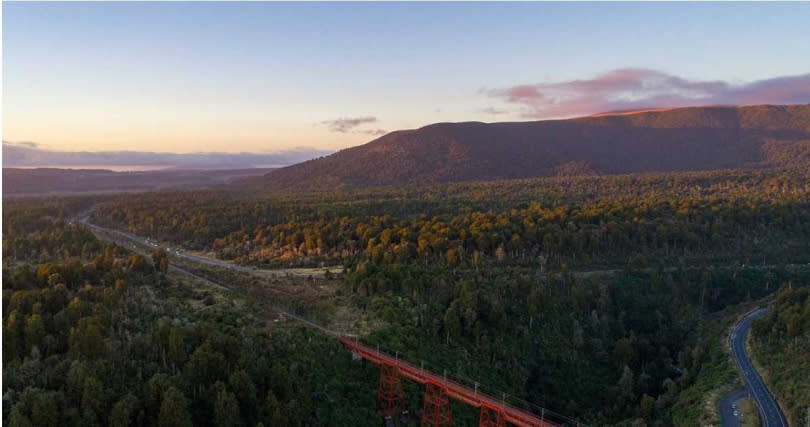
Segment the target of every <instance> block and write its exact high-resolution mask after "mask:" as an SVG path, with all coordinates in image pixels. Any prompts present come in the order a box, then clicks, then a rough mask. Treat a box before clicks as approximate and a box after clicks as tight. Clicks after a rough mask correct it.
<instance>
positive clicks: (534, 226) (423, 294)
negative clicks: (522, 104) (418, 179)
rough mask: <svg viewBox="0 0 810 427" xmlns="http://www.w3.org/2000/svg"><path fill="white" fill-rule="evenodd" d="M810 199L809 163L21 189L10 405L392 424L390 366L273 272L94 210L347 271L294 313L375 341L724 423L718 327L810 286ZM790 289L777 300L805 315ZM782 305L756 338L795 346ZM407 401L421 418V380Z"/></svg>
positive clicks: (561, 404) (535, 392)
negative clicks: (101, 191)
mask: <svg viewBox="0 0 810 427" xmlns="http://www.w3.org/2000/svg"><path fill="white" fill-rule="evenodd" d="M809 193H810V181H808V180H807V179H806V177H805V176H803V175H801V174H799V175H797V174H794V173H787V172H779V171H774V170H759V171H745V172H741V171H716V172H694V173H679V174H657V175H624V176H612V177H598V176H596V177H576V178H572V177H568V178H539V179H526V180H508V181H493V182H473V183H464V184H436V185H425V186H402V187H380V188H365V189H363V188H345V189H342V190H339V191H330V192H308V193H301V194H264V193H255V192H238V191H221V190H204V191H183V192H181V191H164V192H151V193H142V194H126V195H121V196H117V197H106V198H103V199H90V198H68V199H50V200H29V201H14V202H8V201H7V202H6V203H4V208H5V209H4V230H3V231H4V236H3V239H4V249H3V261H4V264H3V265H4V272H3V276H4V284H3V286H4V293H3V298H4V299H3V304H4V308H5V311H4V313H5V318H4V334H3V337H4V338H3V340H4V354H3V358H4V359H3V360H4V368H5V372H7V375H8V380H7V384H9V385H8V386H7V391H8V392H7V393H5V395H6V396H8V398H9V399H11V400H10V402H11V403H10V404H6V405H4V408H10V409H9V410H8V413H7V414H6V415H8V417H6V419H9V420H12V421H13V422H14V423H15V424H13V425H27V424H26V423H29V422H30V423H33V424H34V425H39V424H40V423H41V422H39V421H35V419H36V420H42V419H44V418H43V417H46V418H47V419H48V420H56V421H54V424H53V425H63V424H75V425H89V424H107V423H109V424H113V418H114V419H115V423H116V424H115V425H155V424H158V425H189V423H193V425H257V423H263V425H379V422H380V418H379V417H378V416H376V415H375V413H374V393H375V391H376V385H377V379H378V371H376V369H375V368H374V367H373V366H369V365H364V364H358V363H356V362H352V360H351V357H350V354H348V353H347V352H346V351H344V350H342V349H340V347H339V345H338V344H337V343H336V342H334V341H333V340H330V339H329V338H327V337H325V336H323V335H320V334H318V333H317V332H315V331H312V330H308V329H305V328H304V327H302V326H295V325H294V324H292V323H289V322H280V323H278V322H273V321H272V320H271V319H274V318H276V317H277V316H275V315H274V314H273V303H275V302H276V301H272V299H273V298H274V297H273V294H272V293H265V294H255V293H251V292H252V290H253V289H256V288H259V287H261V286H267V285H266V284H264V285H263V282H260V281H256V280H253V279H251V280H247V279H245V278H238V277H236V276H237V275H236V273H233V272H230V273H227V275H226V274H225V273H222V272H216V271H214V270H213V269H210V268H209V269H206V268H202V267H198V268H196V269H195V270H194V271H195V272H197V273H200V274H205V275H210V277H215V278H217V279H219V280H222V281H223V283H230V284H232V287H233V288H232V289H229V290H217V289H211V288H206V287H204V286H202V285H200V284H194V283H192V282H193V281H192V280H188V279H185V278H181V277H178V276H177V275H173V274H171V273H169V272H168V268H167V265H166V263H169V262H174V261H172V260H171V259H168V258H166V257H164V256H163V255H161V254H162V252H161V251H160V250H157V251H156V252H155V253H154V256H153V257H151V259H150V257H145V256H140V255H137V254H133V253H130V252H127V251H126V250H124V249H123V248H122V247H118V246H114V245H112V246H111V245H108V244H104V243H101V242H99V241H98V240H96V238H95V237H94V236H93V234H92V233H91V232H90V231H89V230H88V229H86V228H84V227H82V226H80V225H76V224H73V223H72V221H71V219H70V218H73V217H75V215H76V213H77V212H79V211H85V210H89V209H90V208H91V207H93V210H92V214H91V216H90V220H91V222H93V223H95V224H99V225H104V226H107V227H112V228H116V229H121V230H127V231H131V232H133V233H136V234H138V235H141V236H145V237H150V238H152V239H155V240H158V241H160V242H162V243H163V244H164V245H166V246H169V245H170V246H172V247H182V248H184V249H188V250H196V251H199V252H201V253H203V254H209V255H212V256H216V257H218V258H221V259H224V260H229V261H233V262H235V263H238V264H243V265H252V266H256V267H259V268H269V269H273V268H279V267H295V266H319V265H330V266H339V267H340V268H341V270H342V271H343V273H342V274H340V275H338V276H336V277H331V276H328V277H325V278H323V279H319V280H320V281H315V282H313V281H312V279H309V282H308V283H310V284H305V285H303V286H309V287H310V288H317V287H324V286H326V287H328V286H334V287H335V288H336V292H335V293H334V294H329V295H325V296H322V297H321V299H320V300H318V301H317V303H312V302H311V301H307V303H306V304H299V305H297V306H296V307H297V308H296V312H297V313H298V314H300V315H302V316H306V317H308V318H312V319H317V320H318V321H319V322H326V323H328V322H330V318H331V317H332V316H334V315H335V313H338V312H341V313H345V312H349V313H356V318H355V319H354V326H355V327H357V328H358V331H359V330H362V332H363V336H362V337H361V339H362V340H363V341H364V342H366V343H367V344H369V345H372V346H374V345H378V346H379V347H380V348H381V349H385V350H387V351H390V352H392V353H394V352H396V353H397V354H399V355H400V356H401V357H404V358H406V359H408V360H411V361H413V362H414V363H418V362H423V363H425V364H426V366H428V367H430V368H431V369H434V370H436V371H437V372H441V371H447V372H448V375H450V376H451V377H453V378H466V379H474V380H475V381H476V382H478V383H480V384H481V387H482V390H489V391H491V392H492V393H493V394H496V395H498V396H504V398H505V399H506V398H507V396H508V399H510V401H515V402H518V401H527V402H531V403H532V404H534V405H542V406H543V407H545V408H548V409H550V410H553V411H555V412H559V413H562V414H565V415H567V416H570V417H573V418H576V419H578V420H580V421H581V422H584V423H588V424H592V425H630V424H634V425H651V426H652V425H660V426H670V425H683V426H687V425H696V424H704V423H707V422H717V420H716V419H715V418H713V417H714V416H715V415H714V414H712V413H711V409H708V410H707V409H706V408H707V407H708V408H711V405H706V402H707V401H710V400H711V399H713V397H712V396H713V394H712V393H713V392H714V391H716V390H718V388H719V387H721V386H724V385H726V384H729V383H731V382H733V381H734V372H733V370H732V369H731V368H730V366H729V365H728V360H729V359H728V354H727V353H725V352H724V350H723V346H722V342H721V340H722V330H723V329H724V328H726V327H728V326H729V325H730V323H729V322H731V321H733V318H734V316H735V313H737V314H741V312H740V313H738V312H739V311H740V310H743V308H744V307H746V306H750V304H754V303H755V302H756V301H758V300H760V299H762V298H766V297H767V296H769V295H772V294H773V293H774V292H777V291H778V290H779V289H804V291H806V287H804V286H805V285H807V284H808V283H810V270H808V269H807V267H806V266H807V263H808V261H809V260H810V247H808V245H807V244H806V242H807V241H808V239H809V238H810V198H808V194H809ZM184 268H188V267H186V266H184ZM290 280H292V279H290ZM302 280H304V279H302ZM273 286H284V284H283V283H280V284H279V283H276V284H274V285H273ZM804 291H802V292H804ZM781 292H782V293H784V292H788V291H785V290H782V291H781ZM791 292H800V291H798V290H797V291H791ZM782 293H780V296H779V297H778V298H777V303H776V304H777V305H776V307H777V309H778V310H777V311H778V312H779V313H783V312H790V313H793V312H797V311H798V312H804V313H806V310H805V309H804V308H798V309H794V308H789V307H787V306H785V308H780V306H779V305H778V304H779V301H781V300H783V299H787V300H790V301H792V302H791V304H796V303H795V302H793V301H798V300H799V299H800V298H799V297H796V296H794V297H790V298H786V297H783V296H782V295H783V294H782ZM259 295H264V297H257V296H259ZM791 295H792V294H791ZM805 295H806V293H805ZM802 301H804V300H802ZM785 304H787V303H785ZM801 310H804V311H801ZM776 318H777V319H783V318H784V319H792V317H790V316H784V315H781V314H780V315H778V316H777V317H776ZM331 320H334V319H331ZM779 321H780V322H786V323H785V324H786V325H787V324H791V325H792V323H790V322H793V320H779ZM776 323H777V322H776V321H775V320H774V321H773V322H772V324H773V325H774V326H770V327H768V328H767V330H768V332H762V331H763V330H764V329H763V327H756V328H755V332H754V334H755V335H756V336H758V338H756V342H766V343H771V344H768V345H773V346H779V345H781V343H783V342H787V341H786V340H790V339H792V340H794V341H795V336H794V335H790V334H789V333H788V332H786V331H787V330H790V331H793V332H790V333H791V334H792V333H795V328H794V326H790V328H793V329H786V328H787V326H785V327H784V328H783V327H782V326H776ZM360 326H362V327H360ZM343 327H347V328H349V330H351V327H352V325H343ZM757 328H759V329H757ZM757 331H760V332H757ZM803 331H806V328H805V329H804V330H803ZM766 336H767V337H769V338H764V337H766ZM759 337H763V338H759ZM769 340H770V341H769ZM780 340H781V341H780ZM7 342H8V343H11V345H7ZM795 343H796V344H795V346H794V347H792V348H794V349H795V351H792V352H787V353H786V356H784V357H789V358H790V359H791V360H794V361H796V360H801V356H802V355H806V354H807V347H806V345H804V344H806V343H804V344H802V341H801V339H799V340H798V341H795ZM7 348H8V350H6V349H7ZM763 363H765V364H767V363H781V362H780V361H776V362H768V361H766V360H763ZM796 369H806V367H803V365H801V364H800V363H799V362H797V365H796ZM88 378H92V380H88ZM572 379H573V380H572ZM88 381H89V382H88ZM87 384H89V386H88V385H87ZM87 387H89V388H87ZM782 387H783V390H785V395H786V396H796V395H797V394H796V393H804V392H805V391H804V390H803V389H800V388H798V389H797V388H796V387H800V386H795V385H789V384H788V383H787V382H785V384H784V385H783V386H782ZM98 390H102V392H101V393H97V394H96V395H94V394H93V393H96V392H97V391H98ZM791 390H793V391H791ZM169 391H171V392H169ZM790 393H793V394H790ZM85 395H87V396H88V397H87V398H86V399H85ZM99 395H100V396H103V398H97V396H99ZM94 396H95V397H94ZM406 396H407V401H408V405H409V407H410V408H413V412H414V413H415V414H416V415H417V416H418V413H419V412H420V410H421V390H419V389H418V388H417V387H415V386H414V385H412V384H411V385H408V386H407V387H406ZM796 402H799V400H796ZM797 405H798V406H797V408H799V409H798V410H799V411H801V410H802V409H801V408H805V407H806V404H805V403H797ZM164 406H165V410H164ZM54 408H56V409H54ZM4 410H5V409H4ZM453 410H454V419H455V420H456V421H457V424H458V425H466V424H470V423H474V422H475V421H476V415H477V414H476V413H475V412H474V411H472V410H470V409H469V408H464V407H459V406H454V408H453ZM707 411H708V412H707ZM799 413H800V412H799ZM35 414H37V415H35ZM43 414H46V415H43Z"/></svg>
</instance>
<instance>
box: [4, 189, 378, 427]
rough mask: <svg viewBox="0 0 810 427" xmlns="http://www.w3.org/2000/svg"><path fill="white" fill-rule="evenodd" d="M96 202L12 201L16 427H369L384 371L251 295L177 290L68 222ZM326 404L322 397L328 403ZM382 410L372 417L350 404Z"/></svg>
mask: <svg viewBox="0 0 810 427" xmlns="http://www.w3.org/2000/svg"><path fill="white" fill-rule="evenodd" d="M88 203H89V201H88V200H85V199H73V200H69V201H62V200H59V201H35V202H29V201H27V202H12V203H4V205H5V206H4V208H5V209H4V215H8V216H6V217H5V218H4V227H5V229H4V238H7V239H9V240H8V241H9V242H14V241H18V240H26V237H30V238H29V239H28V241H29V245H28V246H27V247H24V246H22V244H21V243H17V244H16V245H8V246H7V245H6V244H4V247H7V248H8V247H13V248H16V249H17V252H16V257H15V256H14V255H13V252H14V249H10V251H9V253H7V254H4V266H3V309H4V311H3V312H4V314H5V315H4V319H3V374H4V382H3V384H4V390H3V411H4V413H3V419H4V425H9V426H95V425H111V426H146V425H159V426H191V425H199V426H207V425H211V426H214V425H216V426H247V425H250V426H254V425H266V426H271V425H273V426H277V425H313V424H315V425H358V424H362V422H363V421H362V420H365V419H370V418H372V417H373V389H369V390H366V389H365V384H366V383H367V382H373V373H374V371H373V370H369V369H363V367H362V366H357V365H356V364H354V363H352V361H351V357H350V354H349V353H347V352H345V351H344V350H342V349H341V348H340V346H339V345H338V343H337V342H336V341H333V340H330V339H328V338H326V337H324V336H321V335H318V334H316V333H314V332H312V331H311V330H308V329H305V328H303V327H301V326H297V325H294V324H282V325H279V324H273V325H272V326H273V327H269V323H268V322H269V320H268V311H267V309H265V308H264V307H260V306H259V305H257V304H254V303H253V302H251V301H250V300H247V299H244V298H240V297H239V296H238V295H231V294H227V295H226V294H223V293H221V292H215V291H212V290H210V289H206V288H200V287H198V286H193V285H191V284H190V283H186V282H185V281H184V280H183V279H179V278H176V277H172V278H169V277H168V276H167V275H166V274H165V273H164V271H165V268H161V266H160V264H159V263H155V262H153V261H152V260H150V259H148V257H144V256H141V255H137V254H132V253H129V252H128V251H126V250H124V249H123V248H121V247H117V246H114V245H105V244H102V243H101V242H99V241H98V240H96V239H95V238H94V237H93V235H92V233H90V232H89V231H88V230H87V229H85V228H83V227H81V226H76V225H70V224H69V223H68V222H66V221H65V219H66V217H67V216H69V215H70V214H71V213H75V212H76V210H77V209H78V208H83V207H86V206H87V205H88ZM316 396H317V399H316V398H315V397H316ZM364 398H365V399H366V400H368V401H369V402H371V405H369V406H368V409H365V408H363V407H362V406H359V407H353V406H351V405H349V403H351V402H356V401H363V400H364Z"/></svg>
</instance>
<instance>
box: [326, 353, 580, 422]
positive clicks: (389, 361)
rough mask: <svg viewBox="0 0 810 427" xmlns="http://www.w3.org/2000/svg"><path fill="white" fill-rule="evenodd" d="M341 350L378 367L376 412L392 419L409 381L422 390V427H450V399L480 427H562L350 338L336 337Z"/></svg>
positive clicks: (542, 416)
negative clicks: (475, 411)
mask: <svg viewBox="0 0 810 427" xmlns="http://www.w3.org/2000/svg"><path fill="white" fill-rule="evenodd" d="M338 339H339V340H340V343H341V344H343V346H344V347H346V348H347V349H349V350H351V351H352V352H353V353H354V354H356V355H357V356H359V357H361V358H363V359H365V360H368V361H369V362H372V363H374V364H375V365H379V366H380V384H379V387H378V389H377V409H379V410H381V411H382V412H383V413H384V414H385V415H387V416H389V417H390V416H392V415H393V414H394V412H396V411H397V410H398V409H399V408H400V407H401V404H402V401H403V400H404V399H403V392H402V378H403V377H404V378H408V379H410V380H412V381H415V382H417V383H419V384H423V385H424V386H425V399H424V408H423V411H422V426H423V427H424V426H431V427H438V426H448V425H452V414H451V412H450V399H455V400H457V401H459V402H462V403H465V404H467V405H469V406H472V407H474V408H479V409H480V418H479V424H478V425H479V426H480V427H505V426H506V425H514V426H517V427H558V426H562V425H564V424H563V423H560V422H555V421H552V420H548V419H546V417H545V416H544V415H541V416H538V415H535V414H533V413H531V412H528V411H526V410H523V409H520V408H517V407H515V406H511V405H508V404H506V403H505V402H504V401H502V400H499V399H496V398H494V397H492V396H489V395H487V394H484V393H481V392H480V391H478V389H477V388H476V389H471V388H470V387H467V386H465V385H463V384H460V383H458V382H455V381H451V380H448V379H447V378H445V377H442V376H439V375H436V374H434V373H432V372H430V371H426V370H424V369H422V368H420V367H417V366H414V365H412V364H410V363H408V362H406V361H404V360H402V359H400V358H399V357H392V356H391V355H389V354H386V353H383V352H380V351H379V350H376V349H372V348H369V347H366V346H365V345H363V344H360V343H359V342H357V341H356V340H354V339H352V338H349V337H338Z"/></svg>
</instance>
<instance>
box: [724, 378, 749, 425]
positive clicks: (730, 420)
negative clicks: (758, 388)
mask: <svg viewBox="0 0 810 427" xmlns="http://www.w3.org/2000/svg"><path fill="white" fill-rule="evenodd" d="M744 397H749V396H748V389H745V388H743V389H740V390H737V391H735V392H732V393H731V394H729V395H727V396H726V397H724V398H723V400H721V401H720V420H721V421H722V425H723V427H740V426H741V425H742V424H741V423H740V419H739V418H738V417H737V416H735V415H734V411H735V409H736V410H737V411H738V414H739V410H740V400H741V399H742V398H744Z"/></svg>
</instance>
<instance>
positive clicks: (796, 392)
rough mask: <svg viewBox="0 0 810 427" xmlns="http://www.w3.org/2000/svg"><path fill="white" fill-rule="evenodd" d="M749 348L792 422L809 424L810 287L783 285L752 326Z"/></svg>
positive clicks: (801, 424) (802, 424) (800, 424)
mask: <svg viewBox="0 0 810 427" xmlns="http://www.w3.org/2000/svg"><path fill="white" fill-rule="evenodd" d="M750 347H751V349H752V350H753V355H754V359H755V360H756V361H757V362H758V365H759V366H762V367H763V368H764V369H765V380H766V382H767V384H768V387H772V388H773V390H774V393H775V394H776V396H777V397H778V399H779V402H780V404H781V405H783V409H784V410H785V412H786V414H785V415H787V417H788V420H789V421H790V423H791V425H796V426H804V425H810V288H808V287H796V286H794V285H792V284H791V285H790V286H785V287H783V288H782V289H781V290H780V291H779V293H778V294H777V296H776V301H775V302H774V303H773V307H772V308H771V310H770V311H769V312H768V314H767V315H766V316H765V317H763V318H760V319H758V320H757V321H756V322H754V324H753V326H752V327H751V342H750Z"/></svg>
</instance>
